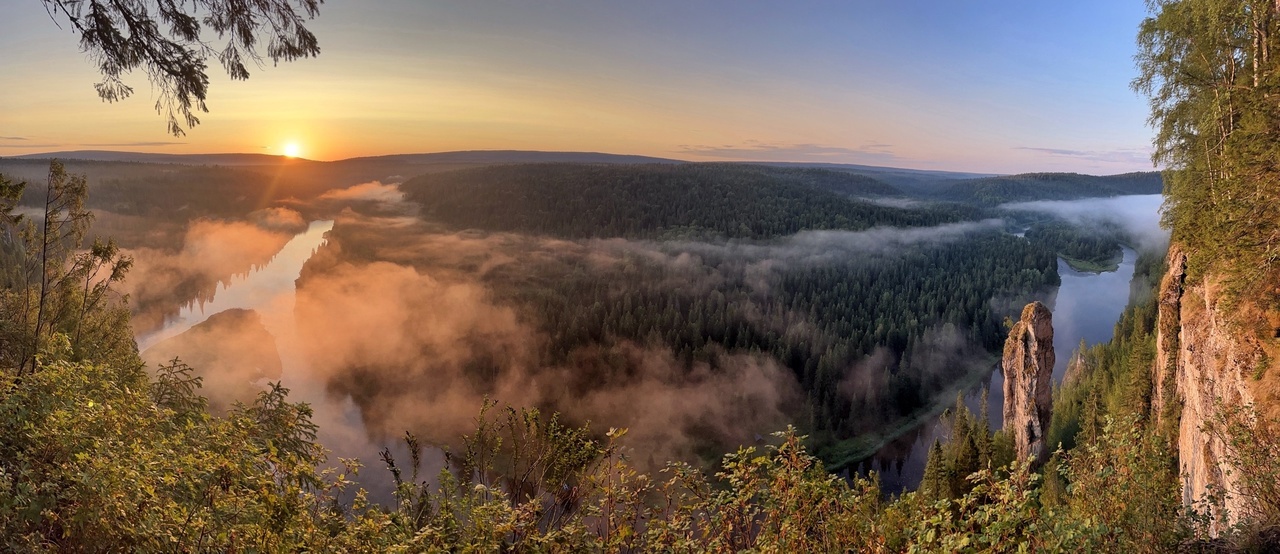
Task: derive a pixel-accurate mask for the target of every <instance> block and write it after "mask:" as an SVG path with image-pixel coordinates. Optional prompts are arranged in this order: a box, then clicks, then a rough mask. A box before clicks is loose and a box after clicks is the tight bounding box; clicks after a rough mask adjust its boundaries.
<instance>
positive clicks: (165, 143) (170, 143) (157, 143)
mask: <svg viewBox="0 0 1280 554" xmlns="http://www.w3.org/2000/svg"><path fill="white" fill-rule="evenodd" d="M176 144H186V143H185V142H173V141H151V142H94V143H84V144H81V145H80V146H173V145H176Z"/></svg>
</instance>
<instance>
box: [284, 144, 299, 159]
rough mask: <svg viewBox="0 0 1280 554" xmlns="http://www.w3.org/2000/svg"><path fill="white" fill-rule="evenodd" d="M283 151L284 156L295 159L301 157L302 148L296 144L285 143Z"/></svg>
mask: <svg viewBox="0 0 1280 554" xmlns="http://www.w3.org/2000/svg"><path fill="white" fill-rule="evenodd" d="M283 151H284V155H285V156H287V157H290V158H296V157H298V156H301V155H302V147H301V146H299V145H298V143H296V142H289V143H285V145H284V149H283Z"/></svg>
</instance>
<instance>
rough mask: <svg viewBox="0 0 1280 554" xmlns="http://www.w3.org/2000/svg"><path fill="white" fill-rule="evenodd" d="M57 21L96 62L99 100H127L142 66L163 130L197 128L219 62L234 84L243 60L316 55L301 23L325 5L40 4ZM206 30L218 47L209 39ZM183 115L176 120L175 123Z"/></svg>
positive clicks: (285, 0)
mask: <svg viewBox="0 0 1280 554" xmlns="http://www.w3.org/2000/svg"><path fill="white" fill-rule="evenodd" d="M41 1H42V2H44V5H45V9H46V10H48V12H49V15H50V16H51V17H53V18H54V20H55V21H57V20H60V19H63V18H65V19H66V20H67V21H68V22H69V23H70V24H71V28H72V30H74V31H75V32H76V33H77V34H79V35H80V48H81V49H82V50H84V51H85V52H86V53H88V54H89V56H90V57H92V58H93V59H94V61H95V62H96V63H97V64H98V71H99V72H101V73H102V82H100V83H98V84H96V85H94V88H96V89H97V90H98V96H100V97H101V98H102V99H103V100H106V101H107V102H114V101H116V100H120V99H123V98H126V97H128V96H129V95H131V94H133V87H131V86H129V85H126V84H125V83H124V81H123V80H122V79H121V76H122V75H123V74H125V73H128V72H130V71H133V70H134V69H138V68H141V69H142V70H143V71H145V72H146V73H147V77H148V78H149V79H150V80H151V85H152V86H153V87H154V88H155V90H156V92H157V97H158V99H157V100H156V111H157V112H159V113H166V112H167V114H168V118H169V132H170V133H173V134H174V135H175V136H179V135H183V134H185V131H184V130H183V125H184V124H185V126H186V127H188V128H190V127H194V126H196V125H197V124H199V123H200V119H199V118H198V117H196V114H195V113H194V112H195V111H201V112H208V111H209V110H208V109H207V108H206V107H205V103H204V100H205V96H206V95H207V94H208V89H209V75H208V73H207V72H206V70H207V68H208V65H207V63H206V62H207V61H208V59H209V58H211V57H213V58H217V59H218V62H219V63H221V64H222V67H223V69H225V70H226V71H227V75H230V76H231V78H232V79H247V78H249V70H248V69H247V68H246V67H245V64H246V63H248V62H252V63H258V64H260V63H261V62H262V60H263V58H264V55H263V53H262V52H260V51H259V45H260V44H262V43H265V44H266V52H265V57H266V58H270V59H271V61H272V63H279V62H280V60H284V61H293V60H295V59H298V58H306V57H310V56H315V55H317V54H319V53H320V46H319V43H318V42H317V41H316V37H315V35H314V34H312V33H311V31H309V30H307V28H306V26H305V23H306V21H307V20H309V19H311V18H313V17H315V16H316V15H317V14H318V13H319V7H320V4H321V3H323V2H324V0H255V1H252V2H223V1H221V0H191V1H189V2H188V1H182V2H175V1H174V0H41ZM209 30H212V31H213V34H214V35H216V37H217V42H221V44H218V43H216V42H212V41H210V40H209V38H210V36H209V34H207V31H209ZM179 116H181V120H180V119H179Z"/></svg>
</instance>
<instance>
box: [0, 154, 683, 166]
mask: <svg viewBox="0 0 1280 554" xmlns="http://www.w3.org/2000/svg"><path fill="white" fill-rule="evenodd" d="M12 158H13V159H22V160H47V159H52V158H58V159H61V160H85V161H99V162H134V163H167V164H185V165H276V164H280V163H293V164H309V163H318V164H345V163H355V164H369V163H383V164H395V165H405V164H411V165H419V164H422V165H426V164H467V165H478V164H494V163H564V162H570V163H625V164H637V163H684V162H682V161H681V160H671V159H666V158H653V157H649V156H632V155H624V154H604V153H600V152H537V151H524V150H469V151H461V152H433V153H424V154H392V155H388V156H365V157H358V158H347V159H343V160H336V161H333V162H320V161H315V160H307V159H304V158H289V157H285V156H273V155H268V154H148V153H142V152H117V151H112V150H71V151H64V152H47V153H40V154H27V155H24V156H13V157H12Z"/></svg>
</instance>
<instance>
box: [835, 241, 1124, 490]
mask: <svg viewBox="0 0 1280 554" xmlns="http://www.w3.org/2000/svg"><path fill="white" fill-rule="evenodd" d="M1137 259H1138V254H1137V252H1134V251H1133V250H1132V249H1130V248H1127V247H1126V248H1124V258H1123V260H1122V261H1121V262H1120V267H1119V268H1118V269H1117V270H1116V271H1110V272H1105V273H1087V272H1081V271H1076V270H1074V269H1072V268H1071V266H1069V265H1067V263H1066V262H1064V261H1062V260H1061V259H1059V260H1058V274H1059V275H1061V276H1062V286H1061V287H1059V288H1058V292H1057V294H1056V295H1055V297H1054V299H1053V300H1052V301H1051V302H1050V304H1051V306H1050V308H1051V309H1052V311H1053V349H1054V352H1055V354H1057V362H1056V363H1055V364H1054V366H1053V382H1054V384H1055V385H1056V384H1057V383H1059V382H1060V381H1061V380H1062V376H1063V374H1064V373H1065V372H1066V367H1067V362H1068V361H1069V359H1070V358H1071V353H1072V352H1074V351H1075V350H1076V348H1077V347H1079V345H1080V340H1081V339H1084V341H1085V342H1086V343H1088V344H1090V345H1093V344H1098V343H1102V342H1106V341H1109V340H1111V335H1112V332H1113V330H1114V327H1115V323H1116V321H1118V320H1119V319H1120V314H1121V313H1122V312H1124V308H1125V306H1126V305H1127V304H1128V302H1129V282H1130V281H1131V280H1133V273H1134V266H1135V263H1136V262H1137ZM984 391H985V392H987V394H988V398H987V403H988V414H987V421H988V423H989V424H990V425H991V428H992V429H993V430H994V429H999V428H1000V426H1001V423H1002V419H1003V416H1002V410H1003V406H1004V376H1003V375H1001V373H1000V371H998V366H997V367H996V368H993V371H992V372H991V377H990V378H989V379H987V380H986V381H984V382H983V383H982V384H981V385H979V386H977V387H974V388H973V389H972V390H970V391H969V392H968V393H966V394H965V398H964V402H965V405H967V406H968V408H969V410H970V411H971V412H973V413H975V414H976V413H978V411H979V410H980V409H981V399H982V393H983V392H984ZM949 430H950V429H949V427H948V426H947V424H946V422H945V421H944V420H943V419H942V418H941V417H938V418H932V419H930V420H929V422H927V423H925V424H923V425H921V426H919V427H917V428H915V429H913V430H911V431H909V432H907V433H905V434H903V435H902V436H900V437H898V438H897V439H895V440H893V441H891V442H890V443H889V444H887V445H885V446H884V447H883V448H881V449H880V451H879V452H877V453H876V454H875V456H872V457H871V458H870V459H868V460H866V461H864V462H863V463H861V464H859V466H858V471H859V472H861V473H866V472H867V471H876V472H878V473H879V474H880V483H881V488H882V490H884V491H885V492H888V493H901V492H904V491H907V490H911V489H914V488H915V487H916V486H917V485H918V484H919V483H920V479H921V478H922V477H923V476H924V465H925V461H926V460H927V459H928V456H929V449H930V448H931V447H932V446H933V443H934V442H935V441H941V442H946V440H947V438H948V437H947V434H948V431H949Z"/></svg>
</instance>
